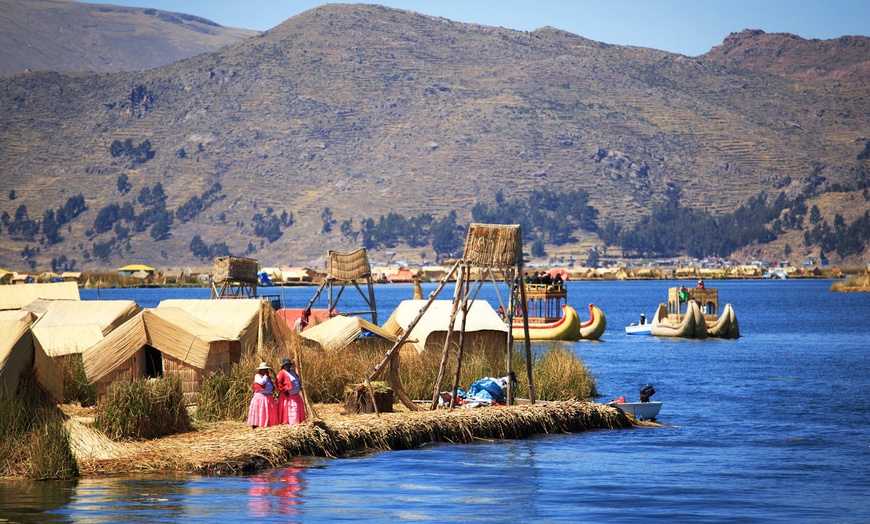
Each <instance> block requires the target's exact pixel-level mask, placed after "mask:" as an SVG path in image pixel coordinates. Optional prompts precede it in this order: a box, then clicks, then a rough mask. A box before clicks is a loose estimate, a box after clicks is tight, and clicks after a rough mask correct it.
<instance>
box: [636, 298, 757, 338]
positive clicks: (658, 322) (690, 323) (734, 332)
mask: <svg viewBox="0 0 870 524" xmlns="http://www.w3.org/2000/svg"><path fill="white" fill-rule="evenodd" d="M684 306H685V308H684ZM718 312H719V291H718V290H717V289H716V288H688V289H687V288H685V287H683V288H675V287H672V288H670V289H669V290H668V303H667V304H660V305H659V308H658V310H657V311H656V314H655V315H654V316H653V319H652V328H651V330H650V334H651V335H653V336H659V337H683V338H707V337H708V336H709V337H717V338H739V337H740V326H739V325H738V323H737V315H736V314H735V313H734V308H733V307H731V304H725V307H724V308H723V309H722V315H719V313H718Z"/></svg>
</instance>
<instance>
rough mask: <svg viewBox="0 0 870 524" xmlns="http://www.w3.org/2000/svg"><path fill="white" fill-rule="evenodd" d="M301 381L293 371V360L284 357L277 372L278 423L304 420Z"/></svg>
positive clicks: (292, 422)
mask: <svg viewBox="0 0 870 524" xmlns="http://www.w3.org/2000/svg"><path fill="white" fill-rule="evenodd" d="M301 393H302V381H301V380H299V375H297V374H296V372H295V371H293V361H292V360H290V359H289V358H285V359H284V360H282V361H281V371H279V372H278V423H279V424H299V423H300V422H305V402H303V401H302V395H301Z"/></svg>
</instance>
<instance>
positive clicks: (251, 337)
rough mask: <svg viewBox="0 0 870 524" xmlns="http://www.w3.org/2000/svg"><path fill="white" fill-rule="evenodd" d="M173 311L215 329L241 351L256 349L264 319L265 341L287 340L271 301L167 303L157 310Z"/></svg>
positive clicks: (249, 299) (183, 301)
mask: <svg viewBox="0 0 870 524" xmlns="http://www.w3.org/2000/svg"><path fill="white" fill-rule="evenodd" d="M164 307H173V308H178V309H181V310H184V311H186V312H187V313H190V314H191V315H193V316H194V317H196V318H198V319H199V320H201V321H203V322H205V323H206V324H209V325H211V326H213V327H215V328H216V333H218V334H219V335H221V336H223V337H225V338H227V339H229V340H238V341H239V342H240V343H241V346H242V350H243V351H245V350H246V349H248V350H250V349H251V348H255V347H256V346H257V337H258V326H259V322H260V318H261V316H262V319H263V331H264V333H263V335H264V338H267V339H274V340H278V341H284V340H287V338H286V337H287V336H288V335H289V332H290V329H289V327H288V326H287V324H286V323H285V322H284V321H283V320H281V319H279V318H278V317H277V316H276V315H275V310H274V309H272V307H271V305H270V304H269V302H268V301H265V300H263V299H259V298H240V299H232V300H230V299H223V300H196V299H168V300H164V301H162V302H160V304H158V305H157V308H158V309H160V308H164Z"/></svg>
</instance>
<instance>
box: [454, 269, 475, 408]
mask: <svg viewBox="0 0 870 524" xmlns="http://www.w3.org/2000/svg"><path fill="white" fill-rule="evenodd" d="M469 273H470V271H469ZM469 276H471V275H470V274H469ZM469 283H470V279H467V278H466V279H465V283H464V285H463V286H462V287H463V290H462V326H461V327H460V329H459V353H458V354H457V355H456V374H455V375H453V387H452V388H450V391H451V397H452V398H451V399H450V409H453V408H455V407H456V393H457V390H458V389H459V375H460V373H461V371H462V354H463V353H464V352H465V326H466V323H467V321H468V293H469Z"/></svg>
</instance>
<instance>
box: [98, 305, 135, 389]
mask: <svg viewBox="0 0 870 524" xmlns="http://www.w3.org/2000/svg"><path fill="white" fill-rule="evenodd" d="M146 344H148V335H147V334H146V333H145V322H144V321H143V320H142V313H141V312H140V313H139V314H138V315H136V316H135V317H133V318H131V319H130V320H128V321H127V322H125V323H124V324H122V325H121V326H120V327H118V329H116V330H114V331H112V332H111V333H109V334H108V335H106V336H105V337H104V338H103V339H102V340H100V341H99V342H97V343H96V344H94V345H93V346H91V347H89V348H87V349H85V350H84V351H83V352H82V364H83V365H84V368H85V375H86V376H87V377H88V382H89V383H91V384H93V383H94V382H96V381H97V380H99V379H101V378H103V377H105V376H106V375H107V374H109V373H111V372H112V371H113V370H114V369H115V368H116V367H117V366H118V364H119V363H121V362H124V361H126V360H127V359H129V358H131V357H132V356H133V355H135V354H136V352H137V351H139V350H140V349H142V348H143V347H144V346H145V345H146ZM130 378H133V377H130Z"/></svg>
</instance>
